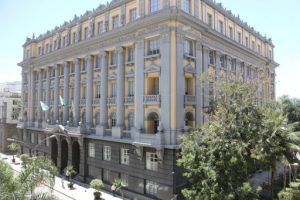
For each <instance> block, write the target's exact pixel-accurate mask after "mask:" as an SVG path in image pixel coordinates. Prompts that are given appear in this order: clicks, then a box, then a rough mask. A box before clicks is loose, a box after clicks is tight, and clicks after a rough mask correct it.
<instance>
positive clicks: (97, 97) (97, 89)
mask: <svg viewBox="0 0 300 200" xmlns="http://www.w3.org/2000/svg"><path fill="white" fill-rule="evenodd" d="M100 91H101V87H100V85H96V99H100V98H101V95H100Z"/></svg>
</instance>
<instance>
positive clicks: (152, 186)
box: [146, 180, 158, 196]
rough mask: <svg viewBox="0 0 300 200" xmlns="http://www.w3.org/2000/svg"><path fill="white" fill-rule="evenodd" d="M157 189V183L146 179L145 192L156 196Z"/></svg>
mask: <svg viewBox="0 0 300 200" xmlns="http://www.w3.org/2000/svg"><path fill="white" fill-rule="evenodd" d="M157 190H158V184H157V183H156V182H154V181H148V180H146V194H150V195H153V196H156V194H157Z"/></svg>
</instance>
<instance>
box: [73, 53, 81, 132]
mask: <svg viewBox="0 0 300 200" xmlns="http://www.w3.org/2000/svg"><path fill="white" fill-rule="evenodd" d="M73 62H74V67H75V86H74V98H73V99H74V103H73V105H72V106H73V108H72V112H73V120H74V121H73V126H75V127H77V126H78V122H79V117H80V114H79V100H80V64H79V59H78V58H75V59H74V61H73Z"/></svg>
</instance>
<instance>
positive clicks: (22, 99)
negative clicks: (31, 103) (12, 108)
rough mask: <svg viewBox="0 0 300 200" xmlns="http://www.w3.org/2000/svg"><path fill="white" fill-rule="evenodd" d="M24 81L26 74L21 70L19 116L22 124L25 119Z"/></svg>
mask: <svg viewBox="0 0 300 200" xmlns="http://www.w3.org/2000/svg"><path fill="white" fill-rule="evenodd" d="M25 79H26V74H25V72H24V70H22V85H21V116H22V120H23V123H24V122H25V119H24V117H25V116H24V106H25V105H24V102H25V87H24V84H25ZM26 118H27V117H26Z"/></svg>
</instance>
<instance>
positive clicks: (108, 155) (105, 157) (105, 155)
mask: <svg viewBox="0 0 300 200" xmlns="http://www.w3.org/2000/svg"><path fill="white" fill-rule="evenodd" d="M103 160H106V161H110V160H111V147H110V146H103Z"/></svg>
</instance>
